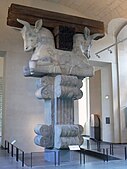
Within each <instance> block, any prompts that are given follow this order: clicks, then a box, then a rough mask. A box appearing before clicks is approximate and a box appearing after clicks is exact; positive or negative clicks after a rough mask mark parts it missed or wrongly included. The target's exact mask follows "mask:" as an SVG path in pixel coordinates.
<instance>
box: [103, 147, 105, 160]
mask: <svg viewBox="0 0 127 169" xmlns="http://www.w3.org/2000/svg"><path fill="white" fill-rule="evenodd" d="M103 155H104V162H105V149H104V148H103Z"/></svg>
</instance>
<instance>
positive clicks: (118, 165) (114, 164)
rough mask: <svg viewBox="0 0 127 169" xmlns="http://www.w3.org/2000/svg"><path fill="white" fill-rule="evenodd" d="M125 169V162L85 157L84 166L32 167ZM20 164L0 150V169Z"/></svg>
mask: <svg viewBox="0 0 127 169" xmlns="http://www.w3.org/2000/svg"><path fill="white" fill-rule="evenodd" d="M95 167H96V168H98V169H125V168H127V160H112V161H109V162H104V161H102V160H99V159H95V158H92V157H90V156H87V157H86V163H85V164H81V165H80V164H72V163H71V164H62V165H61V166H53V165H52V166H45V165H43V166H40V167H39V166H38V167H32V168H34V169H43V168H44V169H84V168H85V169H95ZM21 168H22V167H21V163H20V162H16V161H15V159H14V158H12V157H11V156H10V155H9V154H8V153H7V152H6V151H5V150H3V149H0V169H21ZM23 168H24V169H30V168H31V167H27V166H25V167H23Z"/></svg>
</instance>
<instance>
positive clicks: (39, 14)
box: [7, 4, 104, 34]
mask: <svg viewBox="0 0 127 169" xmlns="http://www.w3.org/2000/svg"><path fill="white" fill-rule="evenodd" d="M17 18H19V19H22V20H26V21H27V22H29V23H30V24H31V25H34V24H35V21H36V20H37V19H40V18H42V19H43V26H44V27H47V28H50V29H52V30H53V29H54V28H55V27H57V26H68V27H74V28H75V31H76V32H80V33H83V30H84V27H85V26H87V27H88V28H89V29H90V31H91V34H93V33H102V34H104V23H103V22H101V21H96V20H92V19H87V18H81V17H77V16H71V15H67V14H62V13H57V12H51V11H46V10H42V9H37V8H32V7H28V6H23V5H18V4H11V6H10V7H9V10H8V17H7V25H9V26H12V27H18V28H20V27H22V25H21V24H19V23H18V22H17V20H16V19H17Z"/></svg>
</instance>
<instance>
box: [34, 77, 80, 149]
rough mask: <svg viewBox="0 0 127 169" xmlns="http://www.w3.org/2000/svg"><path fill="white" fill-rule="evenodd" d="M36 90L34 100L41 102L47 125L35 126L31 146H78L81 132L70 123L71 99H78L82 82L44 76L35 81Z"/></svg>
mask: <svg viewBox="0 0 127 169" xmlns="http://www.w3.org/2000/svg"><path fill="white" fill-rule="evenodd" d="M37 87H38V89H37V91H36V93H35V95H36V97H37V98H38V99H44V104H45V108H46V109H45V123H46V124H47V125H45V124H42V125H37V126H36V127H35V133H36V134H37V136H36V137H35V143H36V144H37V145H40V146H43V147H46V148H51V147H52V148H68V146H69V145H72V144H76V145H81V144H82V142H83V139H82V138H81V133H82V130H83V129H82V127H81V126H80V125H75V124H74V100H78V99H80V98H81V97H82V91H81V90H80V88H81V87H82V80H80V79H78V78H77V77H76V76H67V75H57V76H56V77H51V76H44V77H42V78H41V79H40V80H39V81H38V83H37ZM46 133H47V134H46ZM53 133H54V135H53Z"/></svg>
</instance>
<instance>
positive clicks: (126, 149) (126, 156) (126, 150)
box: [124, 147, 127, 160]
mask: <svg viewBox="0 0 127 169" xmlns="http://www.w3.org/2000/svg"><path fill="white" fill-rule="evenodd" d="M124 152H125V160H126V159H127V148H126V147H125V148H124Z"/></svg>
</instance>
